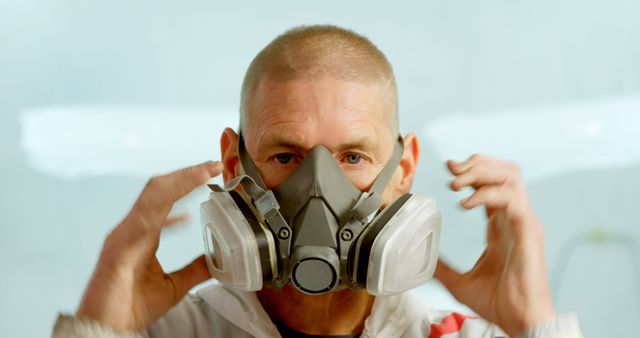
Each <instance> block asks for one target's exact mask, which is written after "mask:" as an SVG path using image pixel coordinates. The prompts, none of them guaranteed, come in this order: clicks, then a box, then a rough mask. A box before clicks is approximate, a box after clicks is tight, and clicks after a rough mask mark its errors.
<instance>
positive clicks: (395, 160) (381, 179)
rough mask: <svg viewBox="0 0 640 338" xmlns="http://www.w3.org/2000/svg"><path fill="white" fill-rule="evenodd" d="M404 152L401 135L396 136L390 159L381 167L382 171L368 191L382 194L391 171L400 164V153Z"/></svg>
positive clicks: (391, 173)
mask: <svg viewBox="0 0 640 338" xmlns="http://www.w3.org/2000/svg"><path fill="white" fill-rule="evenodd" d="M403 152H404V142H403V141H402V137H400V136H398V140H397V141H396V142H395V143H394V145H393V153H392V154H391V159H389V162H387V164H386V165H385V166H384V168H382V171H381V172H380V174H379V175H378V177H377V178H376V180H375V181H374V182H373V185H372V186H371V189H369V192H370V193H378V194H380V195H382V192H383V191H384V188H385V187H386V186H387V184H388V183H389V180H390V179H391V176H392V175H393V172H394V171H395V170H396V167H397V166H398V164H400V159H402V153H403Z"/></svg>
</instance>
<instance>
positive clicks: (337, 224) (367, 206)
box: [201, 135, 442, 296]
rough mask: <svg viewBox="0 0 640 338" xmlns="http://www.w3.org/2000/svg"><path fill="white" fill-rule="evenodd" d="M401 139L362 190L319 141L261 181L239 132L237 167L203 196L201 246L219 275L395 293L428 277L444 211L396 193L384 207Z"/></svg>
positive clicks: (242, 285) (225, 279)
mask: <svg viewBox="0 0 640 338" xmlns="http://www.w3.org/2000/svg"><path fill="white" fill-rule="evenodd" d="M403 148H404V147H403V143H402V139H401V138H398V140H397V142H396V143H395V144H394V150H393V155H392V157H391V159H390V160H389V162H388V163H387V164H386V165H385V167H384V168H383V169H382V171H381V172H380V174H379V175H378V177H377V178H376V180H375V181H374V183H373V185H372V186H371V188H370V189H369V191H366V192H362V191H360V190H359V189H358V188H357V187H355V186H354V185H353V183H351V181H349V179H348V178H347V177H346V176H345V175H344V173H343V172H342V169H341V168H340V165H339V164H338V162H337V161H336V159H335V158H334V157H333V155H332V154H331V152H330V151H329V150H328V149H327V148H326V147H324V146H322V145H318V146H315V147H314V148H312V149H311V150H310V151H309V152H308V153H307V154H306V156H305V158H304V160H303V161H302V162H301V163H300V165H299V166H298V168H296V170H295V171H294V172H293V173H292V174H291V175H290V176H289V177H288V178H287V179H286V180H285V181H284V182H283V183H282V184H280V185H278V186H276V187H274V188H271V189H266V187H265V184H264V182H263V180H262V178H261V176H260V174H259V172H258V170H257V168H256V166H255V163H254V162H253V160H252V159H251V158H250V157H249V155H248V153H247V151H246V149H245V146H244V141H243V139H242V135H240V137H239V143H238V155H239V158H240V163H241V165H242V169H243V171H244V173H245V175H242V176H239V177H236V178H234V179H233V180H231V181H230V182H228V184H227V185H226V186H225V187H220V186H218V185H209V187H210V188H211V190H212V192H211V194H210V197H209V200H207V201H206V202H204V203H202V205H201V217H202V225H203V235H204V242H205V250H206V252H205V256H206V260H207V266H208V268H209V271H210V273H211V275H212V277H214V278H215V279H217V280H218V281H220V282H221V283H222V284H224V285H227V286H230V287H233V288H237V289H240V290H244V291H257V290H260V289H261V288H262V287H263V286H265V285H271V286H274V287H283V286H284V285H285V284H286V283H291V284H292V285H293V286H294V287H295V288H296V289H298V290H300V291H302V292H304V293H307V294H311V295H317V294H322V293H325V292H329V291H332V290H336V289H338V288H341V287H349V288H355V289H362V288H366V289H367V292H369V293H370V294H372V295H376V296H383V295H393V294H397V293H400V292H403V291H406V290H409V289H411V288H414V287H416V286H418V285H420V284H422V283H424V282H426V281H427V280H429V279H430V278H431V277H432V275H433V272H434V270H435V267H436V263H437V260H438V250H439V238H440V227H441V223H442V217H441V213H440V210H438V208H437V207H436V205H435V203H434V201H433V200H432V199H429V198H427V197H425V196H424V195H422V194H419V193H418V194H410V193H407V194H404V195H402V196H400V197H398V198H397V199H396V200H395V201H393V202H392V203H391V204H390V205H388V206H386V207H385V208H382V209H381V207H382V203H383V201H382V192H383V190H384V188H385V186H386V185H387V183H388V181H389V179H390V177H391V175H392V174H393V172H394V170H395V169H396V167H397V166H398V164H399V163H400V158H401V156H402V152H403Z"/></svg>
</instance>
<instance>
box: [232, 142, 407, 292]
mask: <svg viewBox="0 0 640 338" xmlns="http://www.w3.org/2000/svg"><path fill="white" fill-rule="evenodd" d="M393 149H394V150H393V154H392V156H391V159H390V160H389V162H388V163H387V164H386V165H385V167H384V168H383V169H382V172H381V173H380V174H379V176H378V177H377V179H376V180H375V182H374V184H373V186H372V188H371V189H370V190H369V191H368V192H362V191H360V190H359V189H358V188H357V187H356V186H354V185H353V183H351V181H350V180H349V179H348V178H347V177H346V176H345V174H344V172H343V171H342V168H341V167H340V165H339V164H338V162H337V161H336V159H335V158H334V157H333V155H332V154H331V152H330V151H329V150H328V149H327V148H326V147H324V146H322V145H317V146H315V147H314V148H312V149H311V150H310V151H309V152H308V153H307V154H306V155H305V157H304V160H303V161H302V162H301V163H300V165H299V166H298V168H296V170H295V171H294V172H293V173H292V174H291V175H290V176H289V177H288V178H287V179H286V180H285V181H284V182H283V183H282V184H280V185H278V186H277V187H274V188H272V189H271V191H272V192H273V195H274V196H275V199H276V200H277V203H278V204H279V212H280V214H281V215H282V218H283V219H284V221H285V222H286V224H287V225H288V226H289V228H290V231H291V232H292V236H291V240H290V254H289V255H288V257H282V258H283V259H284V261H285V262H283V263H284V264H281V265H282V266H283V267H284V270H286V271H287V273H286V274H285V275H289V276H288V277H289V280H290V282H291V283H292V284H293V285H294V286H295V287H296V288H298V289H299V290H300V291H303V292H305V293H310V294H317V293H324V292H327V291H330V290H333V289H335V288H336V287H337V286H338V285H339V284H340V282H342V284H343V285H345V286H355V285H356V284H357V283H356V281H355V280H354V278H352V275H353V271H352V270H353V269H352V268H350V267H352V266H353V264H349V259H348V258H349V257H348V256H349V249H350V247H351V244H352V243H353V240H354V239H355V237H356V236H357V235H359V234H360V232H361V231H362V229H363V228H364V227H365V225H367V223H368V221H370V220H371V219H372V218H373V216H374V215H375V214H376V213H377V212H378V211H379V209H380V207H381V206H382V198H381V194H382V191H383V190H384V187H385V186H386V185H387V183H388V181H389V178H390V176H391V175H392V174H393V171H394V170H395V168H396V167H397V166H398V164H399V161H400V157H401V155H402V150H403V146H402V140H401V139H400V138H398V141H397V142H396V143H395V144H394V148H393ZM239 155H240V160H241V163H242V166H243V168H244V170H245V172H246V173H247V175H249V176H250V177H252V178H253V179H254V180H255V181H256V182H257V184H258V185H260V186H262V187H264V183H263V181H262V178H261V177H260V175H259V173H258V171H257V169H256V166H255V164H254V162H253V161H252V160H251V158H250V157H249V156H248V154H247V152H246V150H245V148H244V144H243V141H242V140H240V147H239ZM278 232H285V235H286V232H287V231H286V230H282V229H279V230H278ZM276 234H277V233H276ZM280 235H282V234H280ZM279 237H280V238H282V237H284V236H279Z"/></svg>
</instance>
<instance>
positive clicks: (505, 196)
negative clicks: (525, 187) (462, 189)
mask: <svg viewBox="0 0 640 338" xmlns="http://www.w3.org/2000/svg"><path fill="white" fill-rule="evenodd" d="M511 191H512V190H511V189H509V188H506V187H504V186H500V185H488V186H484V187H481V188H480V189H478V190H476V191H475V192H474V193H473V194H472V195H471V196H469V197H467V198H465V199H463V200H461V201H460V206H461V207H463V208H465V209H473V208H475V207H477V206H479V205H485V206H486V207H488V208H502V207H505V206H507V205H509V202H510V201H511V199H512V198H513V196H512V195H513V194H512V193H511Z"/></svg>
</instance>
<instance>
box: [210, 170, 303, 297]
mask: <svg viewBox="0 0 640 338" xmlns="http://www.w3.org/2000/svg"><path fill="white" fill-rule="evenodd" d="M239 185H240V186H242V188H243V189H244V190H245V192H246V193H247V194H248V195H249V196H250V197H251V200H252V201H253V205H254V206H255V208H256V211H257V212H258V214H259V215H260V217H261V219H263V220H264V221H265V223H266V224H267V226H268V227H269V229H271V232H272V233H273V234H274V236H275V237H276V238H277V239H278V257H279V259H278V267H279V268H278V276H277V277H276V278H275V280H274V284H276V286H277V285H278V284H281V285H282V286H284V284H285V283H286V282H287V279H288V278H287V277H286V276H287V274H285V273H284V272H285V271H287V269H288V267H287V266H285V264H286V262H287V259H286V258H287V257H288V255H289V252H290V251H291V235H292V233H291V228H290V227H289V225H288V224H287V222H286V221H285V220H284V218H283V217H282V214H280V211H279V209H280V205H279V204H278V201H277V200H276V197H275V196H274V195H273V192H272V191H271V190H267V191H265V190H264V189H262V188H261V187H260V186H259V185H258V184H257V183H256V182H255V181H254V180H253V178H252V177H250V176H247V175H242V176H238V177H236V178H234V179H232V180H231V181H229V184H227V185H226V186H225V187H224V188H223V187H220V186H219V185H217V184H209V185H208V186H209V188H210V189H211V190H213V191H216V192H225V191H230V190H235V189H236V188H237V187H238V186H239Z"/></svg>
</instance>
